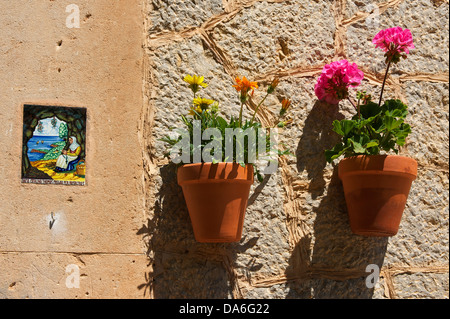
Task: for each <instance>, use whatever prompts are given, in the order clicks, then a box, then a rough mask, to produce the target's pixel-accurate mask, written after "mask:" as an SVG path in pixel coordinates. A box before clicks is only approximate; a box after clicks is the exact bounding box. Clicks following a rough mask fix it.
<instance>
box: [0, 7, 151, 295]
mask: <svg viewBox="0 0 450 319" xmlns="http://www.w3.org/2000/svg"><path fill="white" fill-rule="evenodd" d="M68 4H76V5H78V6H79V9H80V18H81V21H80V22H81V23H80V28H79V29H78V28H72V29H70V28H67V27H66V18H67V17H68V16H69V13H67V12H66V6H67V5H68ZM142 21H143V16H142V6H141V1H134V0H131V1H130V0H127V1H110V0H100V1H87V0H76V1H75V0H74V1H71V2H67V1H59V0H57V1H43V0H39V1H25V0H16V1H6V0H2V1H0V30H1V31H0V33H1V40H0V70H1V72H0V83H1V84H0V92H1V105H0V123H1V125H0V126H1V130H0V135H1V138H0V148H1V150H2V152H1V153H0V176H1V179H2V183H1V184H0V194H1V195H0V298H115V297H122V298H140V297H142V296H143V290H142V289H139V286H140V285H141V284H145V274H146V266H147V262H148V261H147V257H146V254H145V246H144V244H143V242H142V239H141V236H140V235H138V234H137V232H138V230H139V229H140V227H141V225H142V223H143V221H144V220H145V219H144V214H143V198H142V194H143V190H142V160H141V154H142V151H141V147H140V136H139V134H138V129H139V126H140V119H141V112H142V66H143V63H142V58H143V55H142V30H143V29H142ZM61 41H62V42H61ZM23 103H47V104H50V105H54V104H56V105H64V106H80V107H86V108H87V114H88V115H87V116H88V121H87V122H88V123H87V158H86V165H87V177H86V182H87V185H86V186H63V185H35V184H21V181H20V177H21V149H22V146H21V141H22V112H23V106H22V104H23ZM52 212H53V213H54V217H55V222H54V224H53V227H51V229H50V227H49V222H50V220H51V213H52ZM71 264H75V265H77V266H78V267H79V270H80V276H81V277H80V287H79V288H78V289H77V288H72V289H69V288H67V286H66V284H65V283H66V278H67V277H68V276H69V275H70V274H71V273H72V271H70V272H68V273H66V267H67V266H68V265H71Z"/></svg>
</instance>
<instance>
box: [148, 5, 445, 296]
mask: <svg viewBox="0 0 450 319" xmlns="http://www.w3.org/2000/svg"><path fill="white" fill-rule="evenodd" d="M250 2H251V1H248V2H245V6H243V7H241V9H240V10H238V11H237V12H236V14H235V15H234V16H232V17H231V18H229V19H228V18H227V19H225V20H223V21H222V22H219V23H217V24H216V25H215V26H214V27H213V28H210V29H208V30H207V32H206V33H201V32H197V33H196V32H193V33H180V35H182V37H184V38H182V39H181V40H180V38H178V37H175V38H174V39H176V41H174V42H172V43H170V41H169V42H166V41H167V39H166V38H163V37H162V38H161V42H160V43H159V42H158V38H152V45H156V47H155V49H154V50H152V55H151V59H152V61H153V62H154V64H153V67H154V68H153V71H154V73H153V74H154V75H155V80H156V83H158V84H157V86H155V91H154V92H155V93H154V96H155V99H154V101H153V105H154V106H155V112H156V113H155V124H154V126H153V134H154V138H155V137H159V136H162V135H164V133H166V132H167V129H168V128H169V127H170V124H173V123H179V120H178V119H177V115H179V112H186V108H187V107H186V105H185V104H184V103H185V102H184V101H185V98H186V97H188V96H189V91H188V90H186V89H184V88H183V85H184V84H183V82H182V80H181V78H182V76H183V75H184V74H186V73H196V74H201V75H204V76H205V78H206V79H207V80H209V83H211V87H208V89H206V90H204V92H205V94H207V93H211V92H214V90H212V91H211V89H212V86H213V85H217V86H216V87H218V88H219V91H220V93H219V91H217V93H216V94H215V97H218V100H219V101H220V102H221V103H222V106H223V104H224V103H230V100H236V96H235V92H233V90H232V89H230V86H231V84H232V82H231V81H232V78H233V77H234V76H242V75H245V76H247V77H249V78H250V79H252V77H258V78H260V79H261V82H260V88H259V90H257V91H256V92H255V97H254V100H255V101H256V103H257V101H258V100H259V99H260V98H261V96H262V95H263V94H264V93H263V92H264V90H265V88H266V86H267V84H268V82H269V81H270V80H271V79H272V78H273V77H274V76H275V75H281V76H282V77H283V78H282V80H281V82H280V85H279V87H278V88H277V91H276V93H275V94H274V95H273V96H270V97H269V98H268V99H267V100H266V103H265V107H264V108H263V109H262V110H261V112H262V113H261V117H260V118H261V119H262V120H263V121H264V123H266V124H269V125H272V124H275V123H277V113H278V111H279V107H280V104H279V103H280V101H281V100H282V99H283V98H284V97H288V98H290V99H292V107H291V109H290V112H289V113H288V116H287V119H291V120H292V121H293V122H292V124H291V125H289V126H287V127H285V128H283V129H281V130H280V131H279V133H280V137H281V140H282V141H283V142H284V143H285V144H286V147H287V148H289V149H290V150H291V151H292V152H293V153H294V155H293V156H288V157H286V158H284V159H283V160H282V161H281V162H280V166H279V168H278V171H277V173H276V174H272V175H271V176H266V179H265V180H264V182H263V183H262V184H258V183H255V185H253V187H252V195H251V196H250V202H249V207H248V210H247V215H246V220H245V224H244V236H243V239H242V241H241V242H240V243H236V244H231V245H230V244H224V245H221V244H214V245H208V248H206V247H205V246H204V245H199V244H197V243H195V242H193V237H192V235H191V234H189V233H190V230H188V228H189V226H190V225H189V219H188V214H187V210H186V207H185V205H184V202H183V201H182V198H181V197H182V196H181V195H180V194H181V189H180V188H179V187H178V186H177V185H176V182H175V178H176V175H175V171H170V173H169V169H167V168H165V167H160V171H161V172H163V171H165V172H166V173H167V174H163V175H161V176H163V178H162V179H161V178H160V176H159V174H156V176H155V181H156V183H155V184H154V187H155V192H156V193H157V194H164V196H165V198H166V199H167V201H166V203H165V204H163V207H165V208H163V210H162V211H165V212H167V214H158V213H157V214H155V217H154V219H155V220H156V221H157V222H156V223H154V224H155V225H159V226H156V227H155V229H156V232H155V233H157V234H159V236H160V237H159V238H158V237H156V238H154V239H153V243H154V244H155V245H156V246H157V247H158V248H155V250H154V253H155V255H156V257H155V260H161V259H162V258H163V257H162V256H164V254H165V253H168V254H169V255H170V252H171V251H172V252H173V247H174V245H175V242H178V243H179V245H178V247H177V249H175V251H177V254H176V255H174V256H173V255H171V256H172V257H170V258H169V259H170V260H177V258H178V257H176V256H181V255H182V251H183V250H186V252H185V253H186V254H187V256H189V258H187V259H185V260H184V261H183V262H184V263H185V264H186V263H187V265H186V268H185V269H184V270H183V269H182V268H178V270H176V269H175V267H174V266H173V265H169V264H164V262H159V268H158V269H159V270H158V272H157V274H158V278H160V282H161V283H160V285H161V286H165V283H166V282H167V281H169V280H170V278H174V277H176V274H180V276H182V277H183V276H185V275H186V273H185V270H186V272H187V273H188V274H190V275H193V276H194V277H195V276H197V275H196V274H195V271H194V268H195V266H193V265H194V264H195V260H197V261H200V260H203V262H204V263H202V265H206V266H204V267H207V269H205V271H206V273H207V274H208V275H207V276H206V278H205V280H201V281H200V282H201V284H200V285H199V286H198V287H197V288H198V290H197V292H196V293H194V294H193V292H192V290H191V289H190V287H185V288H183V287H181V286H179V285H177V286H176V287H177V288H174V290H173V291H174V294H176V295H178V294H181V295H183V294H182V290H183V289H184V291H185V292H188V291H189V295H190V296H196V297H201V296H207V295H211V294H212V292H211V291H210V290H209V288H208V287H209V286H210V285H212V284H213V283H214V282H216V283H217V282H218V281H217V280H218V279H219V278H216V279H214V278H213V277H209V274H214V271H213V269H214V268H215V267H224V268H225V269H226V270H227V271H226V273H227V274H228V276H229V277H228V284H226V283H225V282H223V281H221V284H219V285H218V288H217V290H216V291H215V292H216V296H219V297H226V296H228V297H243V298H395V297H399V296H404V297H406V298H414V297H413V296H415V297H418V296H423V295H427V296H428V297H429V298H436V297H437V296H439V297H437V298H444V297H445V296H447V295H448V291H446V290H445V289H444V290H440V289H438V288H432V287H431V286H430V285H429V284H426V283H425V282H426V280H424V281H421V278H424V277H426V276H427V274H424V275H423V276H424V277H421V276H417V278H419V279H414V280H418V281H419V282H420V285H423V287H425V286H426V287H428V288H423V287H422V286H420V285H419V286H420V288H418V290H417V291H416V292H413V293H411V292H408V289H405V290H403V284H406V281H405V280H404V279H403V277H405V278H408V277H407V275H406V274H397V273H394V272H388V273H383V271H384V270H385V269H392V271H394V270H395V269H397V268H395V267H399V266H401V267H414V266H421V267H424V268H423V269H430V273H431V274H433V275H432V276H434V277H433V278H441V279H437V280H438V282H439V281H440V280H441V281H442V282H443V283H444V282H445V281H448V273H447V274H445V273H442V269H444V272H445V269H446V268H445V263H446V262H447V261H448V233H446V229H447V228H448V205H447V201H448V164H446V163H447V161H448V156H447V155H445V154H447V153H448V123H447V122H448V81H446V80H445V79H444V76H445V72H448V59H447V58H446V56H444V55H443V56H441V55H440V53H439V52H440V51H442V52H447V51H446V50H447V49H446V47H444V46H445V43H447V42H448V35H446V34H442V33H438V32H431V31H430V30H431V29H430V28H429V27H427V25H430V27H431V24H432V22H431V20H430V19H429V20H428V21H427V22H426V23H425V25H423V24H422V20H421V19H422V17H417V19H416V18H415V14H416V13H414V12H416V11H415V10H416V8H415V7H414V5H412V3H411V2H409V1H388V2H383V1H375V2H373V1H372V2H368V1H358V2H353V1H341V2H334V3H332V2H326V1H315V2H309V3H308V4H305V3H304V2H302V3H300V2H298V1H286V2H282V1H255V2H254V3H250ZM234 4H235V6H233V5H232V4H230V3H229V2H227V5H229V6H231V7H233V8H239V5H240V4H242V3H241V2H234ZM342 4H344V6H341V5H342ZM370 4H372V5H374V4H375V5H377V6H378V9H380V10H379V15H378V16H376V17H375V16H374V15H373V14H370V13H371V11H367V10H369V9H370V8H369V7H368V5H370ZM418 5H419V6H421V8H422V9H423V10H424V11H425V16H428V15H433V16H434V17H436V16H438V17H441V16H442V17H445V16H446V14H447V15H448V13H447V11H446V10H447V9H446V8H444V7H441V6H440V5H439V4H436V2H428V1H422V2H420V3H419V4H418ZM374 8H375V7H374ZM341 9H343V11H342V10H341ZM370 10H372V9H370ZM364 12H366V14H364ZM374 12H375V11H374ZM182 16H183V14H182ZM367 18H372V19H373V21H367ZM375 18H376V19H375ZM313 21H314V22H313ZM438 21H439V22H438V23H440V24H442V26H441V27H442V28H441V29H444V28H445V25H446V23H447V24H448V21H446V20H445V19H439V20H438ZM370 22H373V23H372V24H371V23H370ZM374 23H376V25H375V24H374ZM402 23H404V25H403V26H404V27H408V28H411V30H412V32H413V36H414V38H415V39H417V41H416V47H417V49H415V51H414V50H413V51H412V53H411V55H410V58H408V59H407V60H406V61H402V63H400V64H399V65H398V66H394V67H393V68H392V73H391V75H390V79H389V81H388V83H387V85H386V87H385V92H384V98H385V99H388V98H400V99H402V100H404V101H405V103H407V104H409V105H410V107H409V111H410V115H409V117H408V118H407V121H408V123H410V124H411V125H412V126H413V133H412V134H411V136H410V138H409V139H408V143H407V145H406V146H405V147H404V148H402V149H401V154H402V155H406V156H413V157H416V158H417V160H418V162H419V167H420V168H422V170H421V172H420V173H419V175H418V178H417V180H416V181H415V182H414V184H413V187H412V189H411V195H410V198H409V200H408V204H407V207H406V209H405V214H404V217H403V220H402V224H401V227H400V230H399V233H398V235H397V236H395V237H392V238H367V237H362V236H356V235H354V234H352V233H351V231H350V228H349V224H348V217H347V211H346V204H345V199H344V197H343V191H342V185H341V183H340V181H339V179H338V177H337V164H338V161H335V162H334V163H333V164H327V163H326V161H325V158H324V155H323V151H324V150H325V149H327V148H330V147H332V146H333V145H334V144H335V142H336V141H337V136H336V134H335V133H333V132H332V130H331V123H332V121H333V120H334V119H342V118H344V117H349V116H352V115H353V114H355V110H354V109H353V107H352V106H351V104H350V103H348V102H342V103H341V104H340V105H339V106H331V105H327V104H325V103H322V102H319V101H317V98H316V97H315V95H314V85H315V82H316V80H317V76H318V74H319V73H320V70H321V68H322V66H323V65H324V64H326V63H328V62H329V61H330V60H332V59H336V58H348V59H349V60H351V61H352V62H357V63H358V65H359V66H360V68H361V69H362V70H363V71H364V72H365V74H366V77H365V80H364V81H363V83H362V85H361V86H360V87H359V89H361V90H366V91H367V92H368V93H371V94H372V96H373V98H374V100H376V99H377V98H378V94H379V92H380V87H381V82H382V75H383V73H384V70H385V65H384V61H383V57H382V55H383V54H382V52H377V50H375V49H374V48H373V45H372V44H371V40H372V38H373V36H374V35H375V34H376V32H378V31H379V30H380V29H381V28H385V27H391V26H393V25H391V24H402ZM336 25H337V26H338V27H339V30H338V29H336ZM197 26H198V25H197ZM172 30H173V28H172V27H168V28H167V31H172ZM342 32H343V33H342ZM430 32H431V33H432V34H431V35H429V33H430ZM337 34H343V35H344V36H342V37H341V36H339V37H338V38H336V37H337ZM439 35H440V36H441V37H442V38H439ZM336 41H337V42H336ZM427 41H428V42H427ZM430 41H431V42H430ZM425 43H430V44H431V45H425ZM342 50H343V51H342ZM335 54H338V55H341V56H340V57H335ZM342 55H343V56H342ZM167 62H168V63H167ZM169 83H170V84H169ZM180 85H181V87H182V88H181V89H177V88H179V87H180ZM209 97H211V95H209ZM352 98H353V99H356V96H355V92H353V93H352ZM163 99H165V100H164V101H163ZM164 105H173V110H174V113H173V114H165V107H164ZM431 105H433V106H431ZM237 109H238V108H237V107H234V108H233V107H231V108H226V107H225V108H224V111H225V114H226V115H234V116H236V112H237ZM177 112H178V113H177ZM424 123H425V124H424ZM431 127H433V128H434V129H429V128H431ZM424 131H427V132H429V133H427V134H423V133H424ZM154 146H155V150H156V153H155V154H161V153H162V151H163V149H164V147H163V144H161V143H159V142H158V141H157V140H156V139H154ZM170 176H171V177H170ZM161 190H163V191H161ZM180 200H181V203H180V202H179V201H180ZM155 202H156V203H158V205H161V203H164V200H163V199H162V198H160V199H157V200H156V201H155ZM158 211H159V210H158V209H155V212H158ZM158 216H159V217H158ZM163 216H165V217H167V218H165V217H163ZM158 223H159V224H158ZM180 226H182V227H180ZM169 229H176V231H173V232H172V233H169ZM430 229H432V232H433V234H430V233H429V230H430ZM166 230H167V231H166ZM151 242H152V241H151ZM431 247H433V248H431ZM206 251H208V253H209V255H208V254H205V252H206ZM194 252H195V253H194ZM195 254H197V255H198V256H197V257H195V256H196V255H195ZM224 256H226V257H224ZM221 259H222V260H227V262H223V263H220V262H218V260H221ZM186 260H189V261H186ZM211 260H215V261H216V262H215V263H205V262H206V261H211ZM368 265H374V266H377V267H379V269H380V270H381V271H382V273H381V278H380V279H379V282H378V285H377V286H376V287H375V288H369V287H368V286H367V283H366V278H367V276H368V275H369V274H370V272H366V267H367V266H368ZM405 265H407V266H405ZM443 265H444V266H443ZM434 266H436V267H437V268H436V267H435V268H433V267H434ZM193 267H194V268H193ZM230 267H231V270H230ZM427 267H429V268H427ZM442 267H444V268H442ZM414 269H418V268H414ZM421 269H422V268H421ZM193 271H194V272H193ZM417 271H419V270H417ZM413 272H414V271H413ZM447 272H448V270H447ZM216 275H217V276H220V274H219V273H216ZM213 276H214V275H213ZM427 278H431V277H427ZM227 285H228V286H227ZM419 286H418V287H419ZM392 287H394V288H393V289H394V290H392ZM426 289H434V290H433V291H430V292H429V293H428V294H427V293H425V292H424V291H426ZM400 291H404V293H397V292H400ZM217 293H218V295H217ZM419 298H420V297H419Z"/></svg>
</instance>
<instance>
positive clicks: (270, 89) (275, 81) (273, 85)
mask: <svg viewBox="0 0 450 319" xmlns="http://www.w3.org/2000/svg"><path fill="white" fill-rule="evenodd" d="M278 83H280V80H279V79H278V78H275V79H273V81H272V83H270V84H269V87H268V88H267V93H269V94H271V93H273V91H275V88H276V87H277V86H278Z"/></svg>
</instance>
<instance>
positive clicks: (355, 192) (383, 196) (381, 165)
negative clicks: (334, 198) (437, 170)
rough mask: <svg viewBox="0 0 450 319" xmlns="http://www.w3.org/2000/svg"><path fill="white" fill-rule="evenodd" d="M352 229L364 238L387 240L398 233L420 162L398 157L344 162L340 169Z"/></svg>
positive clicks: (381, 156)
mask: <svg viewBox="0 0 450 319" xmlns="http://www.w3.org/2000/svg"><path fill="white" fill-rule="evenodd" d="M338 174H339V178H340V179H341V180H342V184H343V187H344V194H345V201H346V203H347V210H348V216H349V220H350V228H351V230H352V232H353V233H355V234H358V235H363V236H378V237H388V236H394V235H395V234H397V232H398V227H399V225H400V220H401V218H402V214H403V210H404V209H405V205H406V200H407V198H408V195H409V190H410V188H411V184H412V181H413V180H414V179H415V178H416V176H417V162H416V161H415V160H414V159H411V158H408V157H403V156H398V155H367V156H365V155H364V156H355V157H349V158H345V159H343V160H341V161H340V163H339V166H338Z"/></svg>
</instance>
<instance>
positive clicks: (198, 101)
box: [192, 96, 214, 110]
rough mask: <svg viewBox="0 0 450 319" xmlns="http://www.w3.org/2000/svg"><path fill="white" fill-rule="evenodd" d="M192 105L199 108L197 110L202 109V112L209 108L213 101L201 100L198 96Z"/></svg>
mask: <svg viewBox="0 0 450 319" xmlns="http://www.w3.org/2000/svg"><path fill="white" fill-rule="evenodd" d="M192 103H193V104H194V105H195V106H196V107H199V108H200V109H202V110H206V109H208V108H209V106H210V105H211V104H213V103H214V101H213V100H209V99H204V98H201V97H200V96H199V97H196V98H195V99H194V101H193V102H192Z"/></svg>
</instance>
